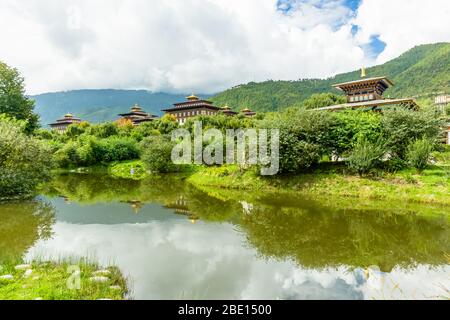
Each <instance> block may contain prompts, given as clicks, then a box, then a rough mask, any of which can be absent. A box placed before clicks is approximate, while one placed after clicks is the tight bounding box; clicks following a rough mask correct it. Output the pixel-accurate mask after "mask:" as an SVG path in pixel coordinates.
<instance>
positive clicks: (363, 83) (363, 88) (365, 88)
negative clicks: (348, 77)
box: [320, 69, 418, 110]
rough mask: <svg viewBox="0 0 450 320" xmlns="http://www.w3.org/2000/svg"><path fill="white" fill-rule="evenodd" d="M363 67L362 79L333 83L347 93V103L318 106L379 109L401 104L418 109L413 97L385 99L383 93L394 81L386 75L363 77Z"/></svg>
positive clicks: (335, 108) (332, 108)
mask: <svg viewBox="0 0 450 320" xmlns="http://www.w3.org/2000/svg"><path fill="white" fill-rule="evenodd" d="M365 76H366V72H365V69H363V70H362V74H361V77H362V79H360V80H356V81H350V82H345V83H339V84H335V85H333V87H334V88H336V89H339V90H341V91H343V92H345V94H346V95H347V103H344V104H339V105H335V106H330V107H325V108H320V110H341V109H360V108H365V109H368V110H380V109H383V108H386V107H393V106H403V107H408V108H411V109H418V106H417V104H416V102H415V101H414V100H413V99H409V98H407V99H390V98H388V99H386V98H384V97H383V93H384V92H385V91H386V90H387V89H388V88H389V87H391V86H394V83H393V82H392V81H391V80H390V79H388V78H387V77H375V78H367V79H366V78H365Z"/></svg>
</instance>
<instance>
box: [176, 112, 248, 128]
mask: <svg viewBox="0 0 450 320" xmlns="http://www.w3.org/2000/svg"><path fill="white" fill-rule="evenodd" d="M196 121H200V122H202V126H203V130H208V129H212V128H214V129H219V130H221V131H222V132H225V130H226V129H246V128H252V127H254V126H255V124H256V119H253V118H247V117H245V116H243V115H237V116H234V117H229V116H226V115H223V114H217V115H213V116H204V115H203V116H198V117H195V118H190V119H188V120H187V121H186V124H185V125H184V126H183V128H184V129H187V130H189V131H190V132H193V130H194V123H195V122H196Z"/></svg>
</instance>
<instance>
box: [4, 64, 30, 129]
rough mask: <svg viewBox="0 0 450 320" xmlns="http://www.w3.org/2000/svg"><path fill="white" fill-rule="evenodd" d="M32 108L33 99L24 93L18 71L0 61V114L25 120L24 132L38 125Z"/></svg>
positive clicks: (23, 86) (22, 80)
mask: <svg viewBox="0 0 450 320" xmlns="http://www.w3.org/2000/svg"><path fill="white" fill-rule="evenodd" d="M33 109H34V101H32V100H30V99H29V98H28V97H27V96H26V95H25V84H24V79H23V78H22V77H21V76H20V73H19V71H18V70H17V69H15V68H11V67H9V66H7V65H6V64H5V63H3V62H1V61H0V114H2V113H4V114H6V115H8V116H9V117H14V118H15V119H18V120H25V121H27V124H26V132H27V133H31V132H33V131H34V130H35V129H36V128H37V127H38V126H39V125H38V122H39V117H38V116H37V115H36V114H35V113H33Z"/></svg>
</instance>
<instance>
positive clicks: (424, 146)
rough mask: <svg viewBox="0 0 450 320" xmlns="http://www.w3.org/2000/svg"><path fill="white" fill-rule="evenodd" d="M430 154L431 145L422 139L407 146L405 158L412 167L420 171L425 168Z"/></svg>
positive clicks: (431, 150) (425, 139)
mask: <svg viewBox="0 0 450 320" xmlns="http://www.w3.org/2000/svg"><path fill="white" fill-rule="evenodd" d="M431 152H433V143H432V142H430V141H429V140H428V139H427V138H425V137H424V138H422V139H419V140H416V141H413V142H412V143H411V144H410V145H409V146H408V149H407V152H406V158H407V160H408V163H409V164H410V165H411V166H412V167H414V168H416V169H418V170H420V171H421V170H423V169H425V168H426V167H427V165H428V162H429V161H430V158H431Z"/></svg>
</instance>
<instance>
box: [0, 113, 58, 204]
mask: <svg viewBox="0 0 450 320" xmlns="http://www.w3.org/2000/svg"><path fill="white" fill-rule="evenodd" d="M25 130H26V123H25V122H21V121H17V120H10V119H8V118H6V117H0V133H1V134H0V199H2V198H3V199H5V198H6V199H9V198H18V197H27V196H30V195H32V194H33V193H34V191H35V188H36V186H37V185H38V184H39V183H41V182H44V181H46V180H47V179H49V178H50V170H51V168H52V165H53V163H52V157H51V153H50V150H49V147H48V146H47V145H46V144H45V143H44V142H42V141H39V140H37V139H36V138H33V137H30V136H27V135H26V134H25V133H24V131H25Z"/></svg>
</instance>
